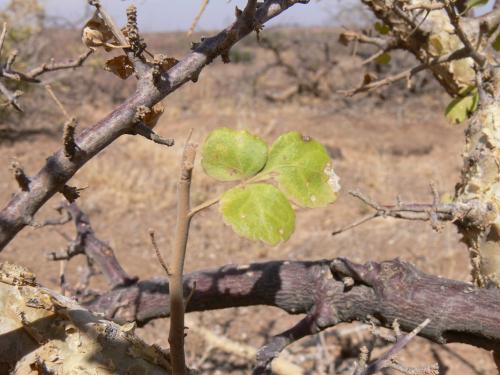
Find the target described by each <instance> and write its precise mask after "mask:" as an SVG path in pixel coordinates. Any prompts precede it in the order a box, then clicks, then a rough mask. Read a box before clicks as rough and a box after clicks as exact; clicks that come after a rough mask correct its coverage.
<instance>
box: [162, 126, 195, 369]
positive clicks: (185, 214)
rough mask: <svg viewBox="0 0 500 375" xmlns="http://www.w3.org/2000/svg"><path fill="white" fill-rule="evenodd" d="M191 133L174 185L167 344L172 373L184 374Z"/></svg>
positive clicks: (193, 156)
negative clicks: (174, 208) (175, 214)
mask: <svg viewBox="0 0 500 375" xmlns="http://www.w3.org/2000/svg"><path fill="white" fill-rule="evenodd" d="M191 134H192V130H191V131H190V133H189V136H188V139H187V141H186V144H185V146H184V152H183V155H182V163H181V173H180V177H179V182H178V184H177V226H176V233H175V245H174V251H173V259H172V265H173V268H172V275H171V276H170V332H169V336H168V342H169V344H170V352H171V358H172V368H173V373H174V374H176V375H184V374H186V356H185V353H184V310H185V304H184V288H183V285H182V275H183V272H184V261H185V258H186V247H187V241H188V235H189V225H190V223H191V217H190V216H189V206H190V188H191V176H192V171H193V167H194V159H195V156H196V146H195V145H194V144H192V143H190V138H191Z"/></svg>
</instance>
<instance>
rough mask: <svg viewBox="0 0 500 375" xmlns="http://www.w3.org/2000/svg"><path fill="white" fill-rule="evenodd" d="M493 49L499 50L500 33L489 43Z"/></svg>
mask: <svg viewBox="0 0 500 375" xmlns="http://www.w3.org/2000/svg"><path fill="white" fill-rule="evenodd" d="M491 45H492V47H493V48H494V49H495V51H500V34H498V35H497V37H496V38H495V40H494V41H493V43H491Z"/></svg>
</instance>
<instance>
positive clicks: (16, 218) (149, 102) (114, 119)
mask: <svg viewBox="0 0 500 375" xmlns="http://www.w3.org/2000/svg"><path fill="white" fill-rule="evenodd" d="M305 2H306V1H304V0H293V1H290V0H288V1H285V0H268V1H266V2H265V3H264V4H262V5H261V6H260V7H259V8H258V9H257V11H256V14H255V23H259V24H262V23H264V22H266V21H268V20H269V19H271V18H273V17H275V16H277V15H279V14H280V13H281V12H283V11H284V10H286V9H287V8H289V7H290V6H292V5H294V4H296V3H305ZM253 29H254V25H250V24H248V23H247V22H238V21H236V22H235V23H234V24H233V25H231V26H230V27H228V28H227V29H226V30H224V31H222V32H220V33H219V34H217V35H216V36H214V37H211V38H207V39H205V40H204V41H203V42H202V43H200V44H199V45H198V46H197V47H196V48H195V49H194V51H193V52H191V53H190V54H188V55H187V56H186V57H185V58H184V59H182V60H181V61H180V62H179V63H178V64H176V65H175V66H174V67H172V68H171V69H170V70H169V71H167V72H165V73H164V74H163V75H162V76H161V77H160V79H158V80H156V82H153V80H152V79H151V78H150V77H149V75H147V76H146V77H145V78H144V79H143V80H142V81H141V82H140V84H139V88H138V90H137V91H136V92H135V93H134V94H133V95H132V96H131V97H130V98H128V99H127V100H126V101H125V102H124V103H123V104H121V105H120V106H119V107H118V108H116V109H115V110H114V111H113V112H111V113H110V114H109V115H108V116H107V117H106V118H104V119H102V120H101V121H99V122H98V123H97V124H95V125H93V126H91V127H90V128H88V129H86V130H85V131H83V132H82V133H81V134H80V136H79V137H78V138H77V139H76V140H75V141H76V144H77V145H78V147H79V149H80V152H79V153H78V155H77V157H75V158H73V159H72V160H69V159H68V158H67V157H66V156H65V154H64V150H63V149H60V150H59V151H57V152H56V153H55V154H53V155H52V156H50V157H49V158H48V159H47V162H46V163H45V165H44V166H43V167H42V169H41V170H40V171H39V172H38V174H36V175H35V176H34V177H33V179H32V183H31V189H30V191H28V192H19V193H17V194H16V195H14V197H13V198H12V199H11V200H10V202H9V203H8V204H7V206H6V207H5V208H4V209H3V210H2V211H1V212H0V249H3V248H4V247H5V246H6V245H7V244H8V243H9V242H10V240H11V239H12V238H14V236H15V235H16V234H17V233H18V232H19V231H20V230H21V229H23V228H24V227H25V226H26V225H27V224H28V223H29V222H30V221H31V218H32V217H33V216H34V215H35V213H36V212H37V211H38V210H39V209H40V207H42V206H43V204H45V202H47V201H48V200H49V199H50V198H51V197H52V196H53V195H54V194H55V193H56V192H58V191H59V190H61V188H62V187H63V186H64V184H65V183H66V182H67V181H68V180H69V179H70V178H71V177H72V176H73V175H74V174H75V173H76V171H78V170H79V169H80V168H81V167H82V166H83V165H84V164H85V163H86V162H87V161H89V160H90V159H91V158H92V157H94V156H95V155H96V154H97V153H98V152H100V151H101V150H103V149H104V148H105V147H106V146H108V145H109V144H110V143H112V142H113V141H114V140H116V139H117V138H118V137H119V136H120V135H122V134H125V133H128V132H130V131H131V126H132V125H133V121H134V117H135V114H136V109H137V108H138V107H139V106H141V105H143V106H146V107H152V106H153V105H154V104H156V103H157V102H159V101H160V100H162V99H163V98H164V97H166V96H167V95H169V94H170V93H172V92H173V91H175V90H176V89H178V88H179V87H181V86H182V85H183V84H185V83H186V82H188V81H189V80H191V79H196V77H197V76H198V75H199V73H200V71H201V70H202V69H203V67H205V66H206V65H207V64H209V63H210V62H211V61H213V59H214V58H216V57H217V56H219V55H220V54H221V53H224V52H225V51H227V50H228V49H229V48H230V47H231V46H233V45H234V44H235V43H236V42H238V41H239V40H240V39H241V38H243V37H244V36H246V35H248V34H249V33H250V32H252V31H253ZM155 83H156V84H155Z"/></svg>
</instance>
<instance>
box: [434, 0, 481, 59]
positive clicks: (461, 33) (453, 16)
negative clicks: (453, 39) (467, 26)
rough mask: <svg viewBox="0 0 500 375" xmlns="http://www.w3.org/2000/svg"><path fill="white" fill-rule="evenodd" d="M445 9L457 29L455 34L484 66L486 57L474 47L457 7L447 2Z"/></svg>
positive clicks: (470, 53)
mask: <svg viewBox="0 0 500 375" xmlns="http://www.w3.org/2000/svg"><path fill="white" fill-rule="evenodd" d="M444 9H445V10H446V13H447V14H448V17H449V18H450V23H451V24H452V25H453V28H454V29H455V34H456V35H457V36H458V38H459V39H460V41H461V42H462V43H463V45H464V46H465V48H466V49H467V51H468V52H469V55H470V57H472V59H473V60H474V61H475V62H476V64H477V65H478V66H480V67H482V66H483V65H484V64H485V63H486V58H485V57H484V56H483V55H481V54H480V53H479V52H477V50H476V49H475V48H474V46H473V45H472V43H471V41H470V40H469V38H468V37H467V35H466V34H465V31H464V30H463V29H462V26H461V25H460V16H459V15H458V14H457V12H456V11H455V8H454V7H453V5H451V4H449V3H447V4H446V6H445V8H444Z"/></svg>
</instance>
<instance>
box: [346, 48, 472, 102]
mask: <svg viewBox="0 0 500 375" xmlns="http://www.w3.org/2000/svg"><path fill="white" fill-rule="evenodd" d="M468 56H469V50H468V49H466V48H462V49H459V50H457V51H453V52H451V53H448V54H446V55H442V56H439V57H435V58H433V59H432V60H430V61H429V62H426V63H423V64H419V65H417V66H414V67H412V68H410V69H407V70H404V71H402V72H400V73H398V74H394V75H391V76H389V77H386V78H384V79H381V80H378V81H374V82H369V83H365V82H363V83H362V84H361V86H359V87H358V88H356V89H353V90H348V91H339V92H340V93H342V94H344V95H346V96H353V95H355V94H357V93H360V92H366V91H371V90H375V89H379V88H381V87H384V86H388V85H391V84H393V83H395V82H398V81H401V80H403V79H406V80H409V79H411V78H412V77H413V76H414V75H415V74H417V73H419V72H421V71H423V70H426V69H429V68H430V67H432V66H435V65H438V64H443V63H447V62H451V61H455V60H460V59H464V58H466V57H468Z"/></svg>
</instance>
